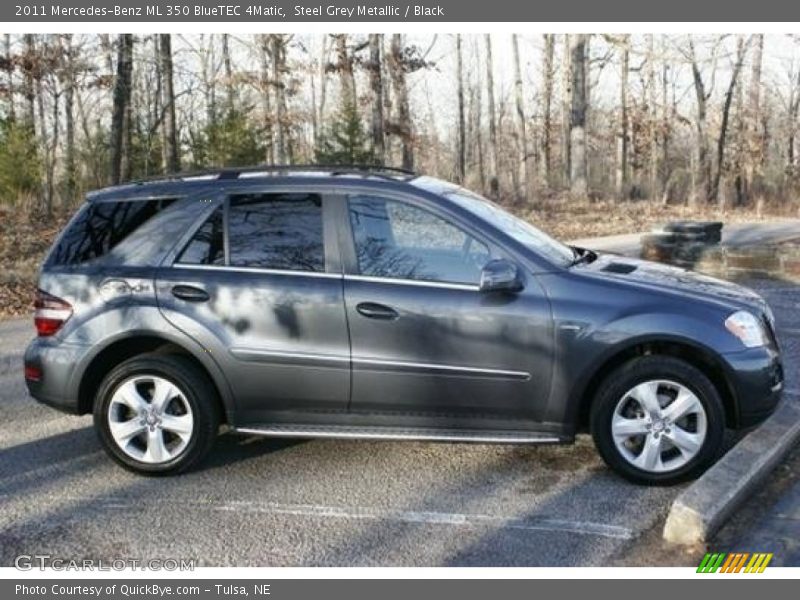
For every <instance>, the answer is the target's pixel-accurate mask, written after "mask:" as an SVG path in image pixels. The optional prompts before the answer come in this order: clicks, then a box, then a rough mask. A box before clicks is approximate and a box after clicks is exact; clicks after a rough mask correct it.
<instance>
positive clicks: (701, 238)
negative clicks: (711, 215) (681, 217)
mask: <svg viewBox="0 0 800 600" xmlns="http://www.w3.org/2000/svg"><path fill="white" fill-rule="evenodd" d="M721 239H722V223H721V222H720V221H672V222H670V223H666V224H664V225H663V226H661V227H659V228H657V229H656V230H655V231H653V232H652V233H648V234H645V235H644V236H642V258H644V259H646V260H654V261H657V262H664V263H669V264H673V265H676V266H679V267H685V268H692V267H694V266H695V265H696V264H697V263H698V262H699V261H700V260H701V259H702V257H703V255H704V254H705V253H706V252H707V251H708V250H710V249H712V248H714V247H715V246H717V245H718V244H719V243H720V240H721Z"/></svg>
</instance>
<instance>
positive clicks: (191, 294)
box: [172, 285, 209, 302]
mask: <svg viewBox="0 0 800 600" xmlns="http://www.w3.org/2000/svg"><path fill="white" fill-rule="evenodd" d="M172 295H173V296H175V297H176V298H180V299H181V300H186V301H187V302H205V301H207V300H208V298H209V296H208V292H206V291H205V290H201V289H200V288H196V287H194V286H191V285H176V286H174V287H173V288H172Z"/></svg>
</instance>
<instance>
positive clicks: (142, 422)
mask: <svg viewBox="0 0 800 600" xmlns="http://www.w3.org/2000/svg"><path fill="white" fill-rule="evenodd" d="M107 417H108V426H109V430H110V432H111V437H112V438H113V439H114V442H115V443H116V445H117V446H118V447H119V448H120V450H122V451H123V452H124V453H125V454H127V455H128V456H130V457H131V458H133V459H135V460H138V461H141V462H143V463H148V464H161V463H166V462H168V461H171V460H173V459H174V458H176V457H177V456H179V455H180V454H181V453H182V452H183V451H184V450H185V449H186V447H187V445H188V444H189V440H191V438H192V433H193V431H194V415H193V413H192V409H191V406H190V405H189V402H188V400H187V399H186V395H185V394H184V392H183V391H181V389H180V388H179V387H178V386H177V385H175V384H174V383H172V382H171V381H169V380H167V379H165V378H164V377H161V376H157V375H137V376H134V377H129V378H128V379H126V380H125V381H123V382H122V383H121V384H120V385H119V386H118V387H117V388H116V390H115V391H114V394H113V395H112V397H111V401H110V402H109V404H108V415H107Z"/></svg>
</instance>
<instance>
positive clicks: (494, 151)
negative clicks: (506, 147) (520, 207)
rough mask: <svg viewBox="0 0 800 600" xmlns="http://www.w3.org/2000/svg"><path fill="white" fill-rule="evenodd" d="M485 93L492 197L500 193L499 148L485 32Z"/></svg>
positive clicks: (489, 45)
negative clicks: (487, 110) (487, 113)
mask: <svg viewBox="0 0 800 600" xmlns="http://www.w3.org/2000/svg"><path fill="white" fill-rule="evenodd" d="M485 40H486V95H487V100H488V106H489V157H490V158H489V164H490V165H491V173H490V174H489V193H490V195H491V196H492V198H497V197H498V196H499V195H500V180H499V173H500V168H499V165H498V156H499V149H498V147H497V115H496V111H495V105H494V60H493V58H492V36H491V35H490V34H488V33H487V34H486V36H485Z"/></svg>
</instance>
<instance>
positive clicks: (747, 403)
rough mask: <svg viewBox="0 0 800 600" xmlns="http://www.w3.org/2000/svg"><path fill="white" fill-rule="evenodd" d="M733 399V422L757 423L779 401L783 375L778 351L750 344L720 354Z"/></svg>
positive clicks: (741, 425)
mask: <svg viewBox="0 0 800 600" xmlns="http://www.w3.org/2000/svg"><path fill="white" fill-rule="evenodd" d="M722 358H723V360H724V361H725V369H726V371H727V373H726V375H727V380H728V382H729V384H730V386H731V392H732V394H733V397H734V399H735V402H736V418H735V425H736V426H737V427H740V428H744V427H752V426H753V425H758V424H759V423H761V422H762V421H764V419H766V418H767V417H769V416H770V415H771V414H772V413H773V412H774V411H775V408H776V407H777V406H778V403H779V402H780V399H781V396H782V392H783V385H784V378H783V364H782V363H781V358H780V354H779V353H778V351H777V350H775V349H774V348H769V347H762V348H749V349H747V350H743V351H741V352H732V353H730V354H724V355H723V356H722Z"/></svg>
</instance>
